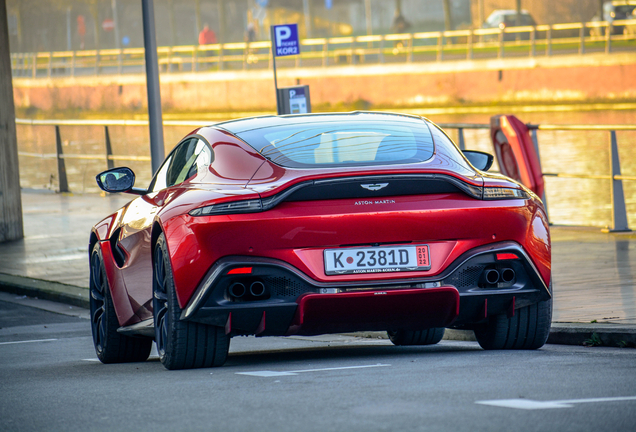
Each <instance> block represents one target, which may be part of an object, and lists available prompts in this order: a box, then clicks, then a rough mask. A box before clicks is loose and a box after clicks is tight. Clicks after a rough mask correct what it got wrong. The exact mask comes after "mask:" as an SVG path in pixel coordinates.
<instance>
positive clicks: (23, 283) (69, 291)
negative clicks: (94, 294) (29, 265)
mask: <svg viewBox="0 0 636 432" xmlns="http://www.w3.org/2000/svg"><path fill="white" fill-rule="evenodd" d="M0 291H4V292H9V293H13V294H19V295H26V296H28V297H37V298H39V299H43V300H52V301H56V302H59V303H65V304H68V305H73V306H79V307H83V308H89V306H90V304H89V298H88V289H86V288H80V287H77V286H74V285H67V284H63V283H59V282H50V281H45V280H41V279H32V278H27V277H24V276H14V275H9V274H5V273H0Z"/></svg>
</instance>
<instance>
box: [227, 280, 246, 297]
mask: <svg viewBox="0 0 636 432" xmlns="http://www.w3.org/2000/svg"><path fill="white" fill-rule="evenodd" d="M229 291H230V295H231V296H232V297H236V298H241V297H243V296H244V295H245V293H246V292H247V289H246V288H245V285H243V284H242V283H240V282H234V283H233V284H232V285H230V290H229Z"/></svg>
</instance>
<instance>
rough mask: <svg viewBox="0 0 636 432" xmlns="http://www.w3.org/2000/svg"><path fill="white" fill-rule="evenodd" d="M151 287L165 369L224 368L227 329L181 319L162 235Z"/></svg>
mask: <svg viewBox="0 0 636 432" xmlns="http://www.w3.org/2000/svg"><path fill="white" fill-rule="evenodd" d="M152 285H153V288H152V290H153V316H154V320H155V341H156V343H157V351H158V353H159V358H160V359H161V363H162V364H163V365H164V366H165V367H166V369H170V370H177V369H193V368H205V367H212V366H221V365H223V363H225V360H226V359H227V354H228V351H229V349H230V337H229V336H228V335H226V334H225V329H224V328H223V327H217V326H209V325H205V324H200V323H196V322H191V321H182V320H181V319H180V318H181V308H180V307H179V303H178V301H177V293H176V291H175V286H174V279H173V276H172V267H171V264H170V256H169V254H168V248H167V245H166V238H165V235H164V234H163V233H162V234H161V235H160V236H159V238H158V239H157V243H156V245H155V249H154V260H153V283H152Z"/></svg>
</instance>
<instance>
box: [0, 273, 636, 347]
mask: <svg viewBox="0 0 636 432" xmlns="http://www.w3.org/2000/svg"><path fill="white" fill-rule="evenodd" d="M0 291H5V292H9V293H13V294H18V295H26V296H28V297H37V298H39V299H43V300H52V301H56V302H59V303H65V304H68V305H73V306H79V307H83V308H87V309H88V308H89V297H88V295H89V293H88V289H86V288H81V287H77V286H74V285H67V284H62V283H58V282H50V281H45V280H41V279H32V278H27V277H23V276H14V275H9V274H4V273H0ZM355 335H356V336H357V337H362V338H371V339H387V335H386V332H357V333H355ZM444 340H454V341H473V342H474V341H476V339H475V334H474V333H473V332H472V330H455V329H446V332H445V334H444ZM548 343H549V344H558V345H578V346H582V345H588V346H609V347H621V348H626V347H631V348H636V326H635V325H625V324H607V323H557V322H553V323H552V328H551V330H550V336H549V338H548Z"/></svg>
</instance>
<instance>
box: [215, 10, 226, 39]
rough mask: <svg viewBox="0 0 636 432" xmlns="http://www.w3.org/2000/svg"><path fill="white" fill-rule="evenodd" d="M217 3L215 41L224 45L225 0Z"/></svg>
mask: <svg viewBox="0 0 636 432" xmlns="http://www.w3.org/2000/svg"><path fill="white" fill-rule="evenodd" d="M217 1H218V10H219V31H218V33H217V38H216V39H217V40H218V42H219V43H225V0H217Z"/></svg>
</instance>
